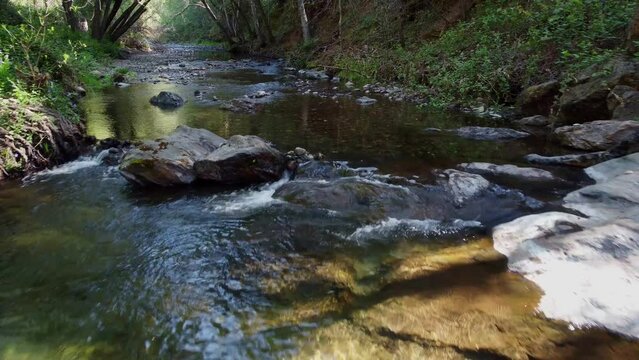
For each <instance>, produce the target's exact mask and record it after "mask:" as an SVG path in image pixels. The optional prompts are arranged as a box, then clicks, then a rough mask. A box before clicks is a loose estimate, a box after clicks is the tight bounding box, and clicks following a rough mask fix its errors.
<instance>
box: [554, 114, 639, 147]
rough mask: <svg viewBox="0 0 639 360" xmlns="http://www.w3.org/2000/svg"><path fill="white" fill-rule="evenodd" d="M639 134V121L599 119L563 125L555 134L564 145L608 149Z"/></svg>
mask: <svg viewBox="0 0 639 360" xmlns="http://www.w3.org/2000/svg"><path fill="white" fill-rule="evenodd" d="M637 134H639V122H637V121H619V120H599V121H592V122H589V123H584V124H576V125H570V126H563V127H560V128H557V129H555V132H554V135H555V136H556V137H557V139H558V140H559V142H560V143H561V144H562V145H565V146H569V147H572V148H575V149H579V150H586V151H593V150H595V151H596V150H607V149H610V148H612V147H614V146H615V145H618V144H620V143H622V142H624V141H626V140H628V139H629V138H634V137H636V136H637Z"/></svg>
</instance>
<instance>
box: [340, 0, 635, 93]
mask: <svg viewBox="0 0 639 360" xmlns="http://www.w3.org/2000/svg"><path fill="white" fill-rule="evenodd" d="M636 6H637V2H636V1H635V0H618V1H600V0H569V1H565V0H529V1H523V0H522V1H507V0H487V1H485V2H482V3H480V4H479V5H477V6H476V8H475V10H474V13H473V14H472V15H471V16H470V17H469V18H468V20H467V21H462V22H460V23H458V24H457V25H455V26H454V27H453V28H451V29H448V30H447V31H445V32H444V33H443V34H442V35H441V36H440V37H439V38H437V39H435V40H433V41H427V42H424V41H420V40H419V36H418V34H406V38H407V40H409V41H408V44H407V45H406V46H405V47H401V46H398V45H396V43H395V45H391V44H392V43H393V42H391V41H389V42H388V43H374V44H367V45H368V46H367V47H368V49H367V50H366V51H360V52H356V53H354V52H351V53H347V54H344V53H341V54H338V55H337V56H336V57H335V62H336V64H337V66H338V67H340V68H343V69H344V71H343V74H342V75H343V76H345V77H348V78H351V79H354V80H358V81H384V82H386V81H397V82H401V83H404V84H407V85H412V86H415V87H428V88H430V89H431V92H433V96H434V101H435V103H436V104H445V103H450V102H465V103H473V102H482V103H489V104H503V103H511V102H513V101H514V99H515V97H516V95H517V94H518V93H519V92H520V91H521V90H522V88H523V87H525V86H528V85H532V84H534V83H538V82H541V81H545V80H547V79H549V78H564V79H570V78H571V77H572V76H574V75H575V74H576V73H578V72H579V71H581V70H583V69H585V68H588V67H589V66H592V65H594V64H601V63H603V62H605V61H606V60H608V59H610V58H611V57H612V56H614V55H615V54H618V53H620V52H622V51H623V34H624V31H625V29H626V27H627V25H628V22H629V21H630V19H631V17H632V15H633V14H634V9H635V7H636ZM362 19H363V20H362V21H361V24H360V29H365V28H367V27H368V25H367V24H369V23H371V22H373V20H372V19H371V16H370V15H367V16H364V17H363V18H362ZM410 39H418V40H417V41H416V40H413V42H412V43H411V42H410Z"/></svg>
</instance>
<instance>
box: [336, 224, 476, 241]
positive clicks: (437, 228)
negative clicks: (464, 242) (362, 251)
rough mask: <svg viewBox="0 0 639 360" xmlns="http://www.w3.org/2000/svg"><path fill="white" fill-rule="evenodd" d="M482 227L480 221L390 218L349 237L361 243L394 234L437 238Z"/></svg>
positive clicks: (361, 228) (360, 229)
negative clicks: (433, 236)
mask: <svg viewBox="0 0 639 360" xmlns="http://www.w3.org/2000/svg"><path fill="white" fill-rule="evenodd" d="M481 226H482V225H481V223H480V222H478V221H463V220H453V221H450V222H442V221H438V220H431V219H426V220H415V219H395V218H388V219H386V220H383V221H381V222H378V223H375V224H370V225H365V226H362V227H360V228H358V229H357V230H355V232H353V233H352V234H351V235H349V236H348V239H349V240H352V241H355V242H357V243H361V242H366V241H369V240H374V239H384V238H389V237H391V236H392V235H393V234H398V233H400V234H402V235H404V234H407V233H412V234H416V235H426V236H432V235H435V236H437V235H447V234H452V233H457V232H459V231H461V230H464V229H467V228H479V227H481Z"/></svg>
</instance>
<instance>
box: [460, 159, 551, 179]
mask: <svg viewBox="0 0 639 360" xmlns="http://www.w3.org/2000/svg"><path fill="white" fill-rule="evenodd" d="M459 168H460V169H462V170H464V171H468V172H470V173H474V174H480V175H490V176H494V177H507V178H511V179H515V180H519V181H533V182H539V181H541V182H554V181H561V179H559V178H557V177H555V175H553V174H552V173H551V172H550V171H547V170H543V169H537V168H531V167H519V166H515V165H496V164H491V163H483V162H474V163H464V164H461V165H459Z"/></svg>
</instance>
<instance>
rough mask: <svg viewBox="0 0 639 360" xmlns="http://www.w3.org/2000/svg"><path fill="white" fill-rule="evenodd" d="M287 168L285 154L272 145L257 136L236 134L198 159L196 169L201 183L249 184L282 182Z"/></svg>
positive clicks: (194, 167) (194, 166)
mask: <svg viewBox="0 0 639 360" xmlns="http://www.w3.org/2000/svg"><path fill="white" fill-rule="evenodd" d="M284 166H285V157H284V155H283V154H282V153H281V152H279V151H278V150H277V149H275V148H274V147H273V146H272V145H271V144H270V143H268V142H266V141H264V140H263V139H261V138H259V137H257V136H253V135H248V136H243V135H234V136H231V137H230V138H229V139H228V140H227V141H226V142H225V143H224V144H222V145H221V146H220V147H218V148H217V149H215V151H213V152H212V153H210V154H208V155H207V156H205V157H204V158H202V159H198V160H196V161H195V163H194V164H193V169H194V170H195V174H196V176H197V178H198V179H200V180H206V181H211V182H215V183H220V184H226V185H245V184H256V183H261V182H268V181H276V180H279V179H280V178H281V177H282V174H283V173H284Z"/></svg>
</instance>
